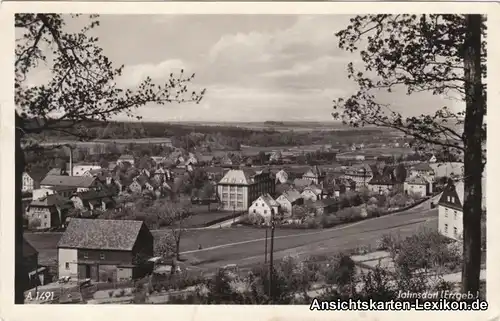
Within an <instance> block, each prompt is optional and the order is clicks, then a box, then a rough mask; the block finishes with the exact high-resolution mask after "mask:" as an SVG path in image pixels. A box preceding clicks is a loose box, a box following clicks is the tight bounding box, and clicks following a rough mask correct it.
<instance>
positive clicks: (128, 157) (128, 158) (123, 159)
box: [116, 155, 135, 166]
mask: <svg viewBox="0 0 500 321" xmlns="http://www.w3.org/2000/svg"><path fill="white" fill-rule="evenodd" d="M124 163H129V164H130V165H132V166H134V165H135V158H134V156H132V155H121V156H120V157H119V158H118V159H117V160H116V165H118V166H119V165H123V164H124Z"/></svg>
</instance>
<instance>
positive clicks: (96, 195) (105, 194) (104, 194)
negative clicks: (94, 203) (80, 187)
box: [73, 190, 113, 201]
mask: <svg viewBox="0 0 500 321" xmlns="http://www.w3.org/2000/svg"><path fill="white" fill-rule="evenodd" d="M112 196H113V194H112V193H111V191H109V190H100V191H86V192H80V193H76V194H75V195H74V196H73V197H79V198H81V199H82V200H83V201H89V200H99V199H103V198H110V197H112Z"/></svg>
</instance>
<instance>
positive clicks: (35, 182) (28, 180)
mask: <svg viewBox="0 0 500 321" xmlns="http://www.w3.org/2000/svg"><path fill="white" fill-rule="evenodd" d="M46 175H47V171H44V170H30V171H27V172H24V173H23V181H22V187H21V191H22V192H32V191H33V190H34V189H38V188H40V183H41V181H42V180H43V179H44V177H45V176H46Z"/></svg>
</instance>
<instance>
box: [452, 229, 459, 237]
mask: <svg viewBox="0 0 500 321" xmlns="http://www.w3.org/2000/svg"><path fill="white" fill-rule="evenodd" d="M453 236H454V237H458V229H457V228H456V227H454V228H453Z"/></svg>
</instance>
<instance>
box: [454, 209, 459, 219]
mask: <svg viewBox="0 0 500 321" xmlns="http://www.w3.org/2000/svg"><path fill="white" fill-rule="evenodd" d="M457 216H458V215H457V211H453V218H454V219H455V220H456V219H457Z"/></svg>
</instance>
